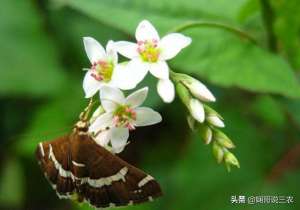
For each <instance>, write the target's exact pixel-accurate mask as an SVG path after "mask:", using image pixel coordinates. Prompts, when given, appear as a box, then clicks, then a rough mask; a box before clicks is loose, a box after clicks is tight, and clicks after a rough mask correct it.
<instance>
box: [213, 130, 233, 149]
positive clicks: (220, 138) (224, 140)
mask: <svg viewBox="0 0 300 210" xmlns="http://www.w3.org/2000/svg"><path fill="white" fill-rule="evenodd" d="M214 140H215V141H217V142H218V144H220V145H221V146H223V147H225V148H228V149H232V148H234V147H235V145H234V144H233V142H232V141H231V140H230V139H229V138H228V136H226V135H225V134H224V133H223V132H221V131H219V130H216V129H215V130H214Z"/></svg>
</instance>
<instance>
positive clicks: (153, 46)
mask: <svg viewBox="0 0 300 210" xmlns="http://www.w3.org/2000/svg"><path fill="white" fill-rule="evenodd" d="M157 43H158V41H157V40H147V41H139V42H138V49H137V50H138V52H139V54H140V56H141V58H142V60H143V61H145V62H150V63H155V62H157V60H158V58H159V54H160V49H159V48H158V45H157Z"/></svg>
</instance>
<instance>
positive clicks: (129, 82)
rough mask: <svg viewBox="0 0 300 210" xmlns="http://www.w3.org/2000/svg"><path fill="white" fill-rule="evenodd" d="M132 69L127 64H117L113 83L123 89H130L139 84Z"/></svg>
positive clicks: (112, 79)
mask: <svg viewBox="0 0 300 210" xmlns="http://www.w3.org/2000/svg"><path fill="white" fill-rule="evenodd" d="M132 75H133V72H132V70H131V69H129V68H128V67H127V65H123V64H117V65H116V66H115V68H114V71H113V75H112V78H111V81H110V83H111V85H112V86H114V87H118V88H120V89H122V90H130V89H133V88H135V87H136V86H137V84H138V82H139V81H137V80H136V78H135V77H134V76H132Z"/></svg>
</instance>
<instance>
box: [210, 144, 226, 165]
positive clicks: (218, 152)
mask: <svg viewBox="0 0 300 210" xmlns="http://www.w3.org/2000/svg"><path fill="white" fill-rule="evenodd" d="M212 152H213V155H214V156H215V158H216V160H217V162H218V163H221V162H222V160H223V158H224V151H223V149H222V147H221V146H220V145H219V144H218V143H217V142H215V141H214V142H213V145H212Z"/></svg>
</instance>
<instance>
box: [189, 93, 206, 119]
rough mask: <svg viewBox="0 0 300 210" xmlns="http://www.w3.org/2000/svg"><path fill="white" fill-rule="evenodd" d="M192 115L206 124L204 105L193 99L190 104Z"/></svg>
mask: <svg viewBox="0 0 300 210" xmlns="http://www.w3.org/2000/svg"><path fill="white" fill-rule="evenodd" d="M189 109H190V112H191V115H192V116H193V117H194V118H195V120H197V121H198V122H200V123H203V122H204V119H205V112H204V107H203V104H202V103H201V102H200V101H199V100H197V99H194V98H193V99H191V100H190V104H189Z"/></svg>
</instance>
